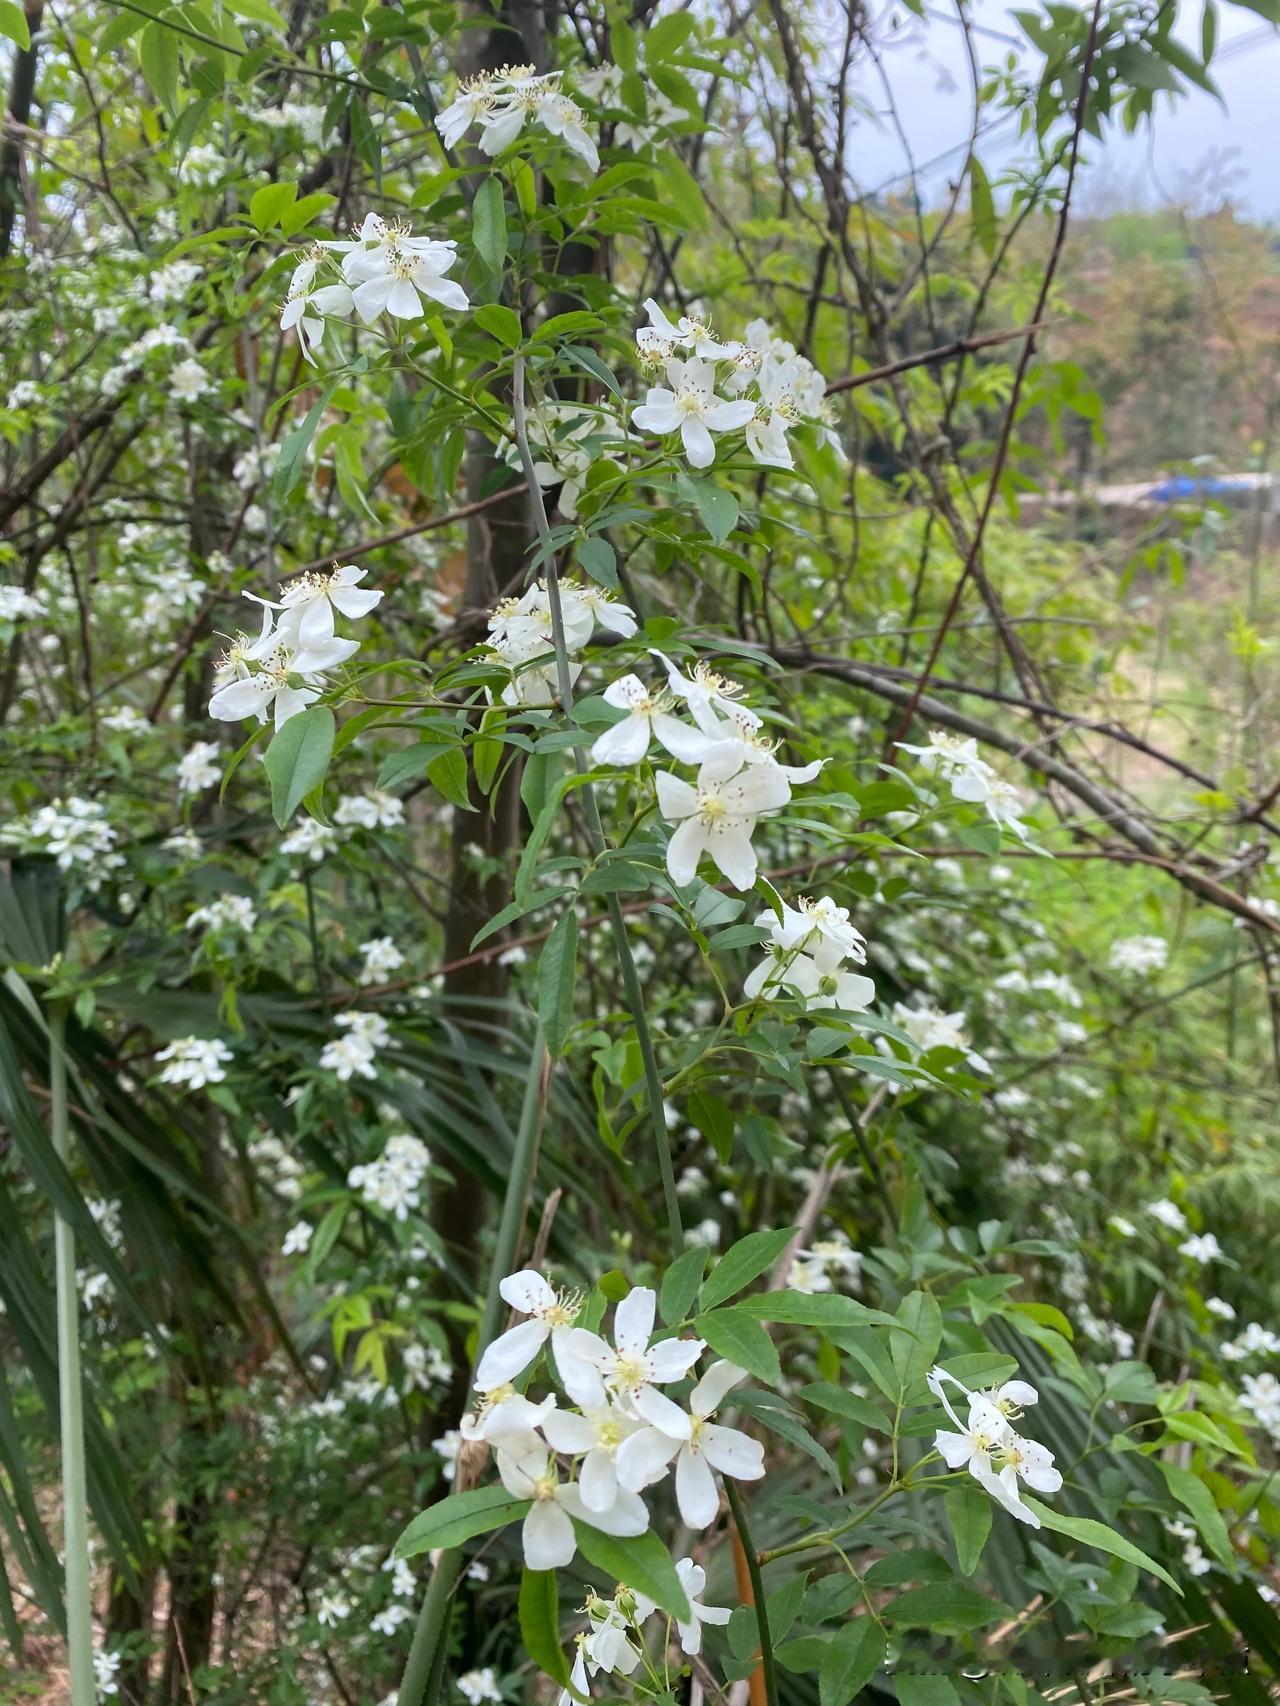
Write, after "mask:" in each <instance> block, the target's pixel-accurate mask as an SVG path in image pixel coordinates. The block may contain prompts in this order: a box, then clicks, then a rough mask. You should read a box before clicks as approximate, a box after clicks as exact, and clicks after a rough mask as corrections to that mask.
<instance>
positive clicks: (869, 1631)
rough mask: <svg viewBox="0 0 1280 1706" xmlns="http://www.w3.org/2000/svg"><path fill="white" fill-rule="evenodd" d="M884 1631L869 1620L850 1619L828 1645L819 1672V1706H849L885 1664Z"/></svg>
mask: <svg viewBox="0 0 1280 1706" xmlns="http://www.w3.org/2000/svg"><path fill="white" fill-rule="evenodd" d="M884 1654H885V1638H884V1631H883V1630H882V1629H881V1628H879V1626H878V1625H877V1624H876V1623H875V1621H874V1620H873V1619H872V1618H870V1617H851V1618H850V1619H849V1621H848V1622H847V1623H846V1624H845V1625H844V1626H843V1628H841V1629H839V1630H838V1631H837V1632H836V1634H835V1636H834V1637H833V1639H832V1640H831V1641H830V1642H829V1643H828V1645H827V1651H826V1654H825V1656H824V1658H823V1660H822V1669H821V1670H820V1671H819V1672H818V1700H819V1703H820V1706H848V1702H849V1701H850V1700H852V1699H853V1697H854V1695H855V1694H856V1693H857V1692H858V1690H859V1689H860V1688H865V1687H866V1685H867V1684H868V1683H869V1682H870V1681H871V1678H872V1677H873V1676H874V1675H875V1673H876V1672H877V1671H878V1670H879V1669H880V1666H881V1665H882V1664H883V1663H884Z"/></svg>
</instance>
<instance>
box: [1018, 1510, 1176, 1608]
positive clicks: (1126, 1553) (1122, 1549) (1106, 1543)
mask: <svg viewBox="0 0 1280 1706" xmlns="http://www.w3.org/2000/svg"><path fill="white" fill-rule="evenodd" d="M1022 1502H1023V1504H1024V1505H1026V1507H1027V1509H1028V1510H1029V1511H1031V1512H1033V1513H1034V1514H1035V1515H1036V1516H1038V1517H1039V1518H1040V1522H1041V1525H1042V1526H1043V1527H1044V1528H1048V1529H1051V1530H1052V1532H1053V1533H1054V1534H1065V1535H1066V1536H1067V1538H1068V1539H1069V1540H1078V1541H1079V1542H1080V1543H1081V1545H1083V1546H1094V1547H1096V1548H1097V1550H1098V1551H1099V1552H1110V1554H1111V1556H1112V1557H1113V1558H1123V1559H1124V1561H1125V1563H1126V1564H1136V1565H1137V1566H1138V1568H1139V1569H1140V1570H1150V1572H1151V1574H1152V1575H1153V1576H1159V1578H1160V1580H1161V1581H1162V1582H1165V1583H1167V1584H1168V1586H1169V1587H1171V1588H1172V1589H1173V1591H1174V1592H1175V1593H1176V1594H1178V1595H1179V1597H1181V1594H1182V1589H1181V1588H1180V1587H1179V1586H1178V1584H1177V1582H1176V1581H1174V1579H1173V1577H1172V1576H1171V1575H1170V1574H1169V1572H1168V1570H1166V1569H1164V1568H1163V1566H1162V1565H1160V1564H1157V1563H1156V1561H1155V1559H1154V1558H1148V1556H1147V1554H1146V1553H1145V1552H1143V1551H1142V1550H1141V1548H1140V1547H1137V1546H1135V1545H1134V1544H1133V1542H1132V1541H1131V1540H1126V1539H1125V1537H1124V1535H1123V1534H1117V1533H1116V1532H1115V1530H1114V1529H1113V1528H1108V1527H1107V1526H1106V1524H1105V1523H1101V1522H1095V1521H1094V1520H1093V1518H1092V1517H1088V1516H1063V1515H1062V1514H1061V1512H1059V1511H1055V1510H1054V1509H1053V1508H1052V1507H1051V1506H1050V1505H1045V1504H1041V1502H1040V1500H1039V1499H1033V1498H1032V1497H1031V1496H1030V1495H1029V1494H1024V1495H1023V1500H1022Z"/></svg>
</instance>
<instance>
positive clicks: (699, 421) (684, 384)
mask: <svg viewBox="0 0 1280 1706" xmlns="http://www.w3.org/2000/svg"><path fill="white" fill-rule="evenodd" d="M667 379H668V381H669V385H670V388H669V389H668V387H667V386H665V385H655V386H652V387H651V388H650V390H649V394H648V396H647V397H646V398H645V400H644V402H643V403H642V404H641V405H640V407H639V408H638V409H636V410H635V411H634V412H633V414H632V416H631V419H632V422H633V424H634V425H636V426H638V427H639V428H640V429H641V431H642V432H652V433H657V434H659V435H660V436H663V437H665V436H666V434H667V433H672V432H678V433H679V434H680V439H681V442H682V443H683V445H684V450H685V455H686V456H687V457H688V458H689V463H690V466H691V467H694V468H709V467H710V466H711V464H712V463H713V462H714V461H715V456H716V447H715V441H714V440H713V439H712V436H711V435H712V433H713V432H732V431H733V430H734V428H735V427H742V426H746V424H747V422H748V421H749V420H751V419H752V418H753V416H754V415H755V412H756V411H755V404H754V403H751V402H748V401H746V400H745V399H742V400H740V401H738V402H729V401H727V400H726V399H725V398H723V397H718V396H717V395H716V390H715V383H716V370H715V368H714V367H713V366H711V365H710V364H709V363H708V362H705V361H702V360H700V359H699V358H698V357H697V356H694V357H693V358H692V359H691V360H690V361H679V360H677V359H676V358H675V357H674V356H673V357H672V358H671V360H670V361H668V362H667Z"/></svg>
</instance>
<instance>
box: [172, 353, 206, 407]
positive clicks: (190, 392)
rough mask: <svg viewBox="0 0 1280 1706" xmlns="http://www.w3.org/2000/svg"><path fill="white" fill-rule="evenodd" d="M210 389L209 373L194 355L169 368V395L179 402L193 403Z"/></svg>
mask: <svg viewBox="0 0 1280 1706" xmlns="http://www.w3.org/2000/svg"><path fill="white" fill-rule="evenodd" d="M208 389H209V379H208V375H207V374H206V373H205V370H204V368H203V367H201V365H200V363H199V362H198V361H196V360H195V359H194V357H192V356H188V357H187V359H186V360H185V361H179V362H177V363H176V364H175V365H174V366H173V367H171V368H170V369H169V395H170V396H171V397H176V398H177V399H178V401H179V402H182V403H191V402H194V401H195V399H196V398H197V397H203V395H204V394H205V392H206V391H207V390H208Z"/></svg>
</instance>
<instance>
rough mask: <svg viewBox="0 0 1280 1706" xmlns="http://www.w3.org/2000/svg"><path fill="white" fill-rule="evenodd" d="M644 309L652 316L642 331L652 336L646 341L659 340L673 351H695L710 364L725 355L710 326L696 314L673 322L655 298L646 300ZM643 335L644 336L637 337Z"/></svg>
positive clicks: (683, 315)
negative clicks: (709, 361)
mask: <svg viewBox="0 0 1280 1706" xmlns="http://www.w3.org/2000/svg"><path fill="white" fill-rule="evenodd" d="M644 308H645V312H646V313H647V314H648V316H649V324H648V326H647V327H644V328H642V333H643V332H647V333H649V334H650V337H649V338H647V339H646V342H652V341H654V340H656V341H658V342H659V343H661V344H664V345H666V346H667V347H668V348H670V349H673V350H677V349H688V350H692V351H693V353H694V355H695V356H703V357H706V358H707V359H709V360H711V361H717V360H719V359H720V357H721V356H723V355H724V353H725V350H724V346H723V345H722V344H718V343H717V342H716V340H715V338H714V337H713V336H712V333H711V327H710V326H709V325H708V324H707V322H706V321H705V320H700V319H699V318H698V316H697V315H696V314H682V315H681V316H680V318H679V319H678V320H677V321H675V322H674V323H673V322H672V321H671V320H669V319H668V318H667V316H666V315H665V314H664V313H663V311H662V309H661V308H660V307H659V306H658V304H657V303H656V302H655V301H654V299H653V297H652V296H648V297H646V298H645V302H644ZM640 335H642V334H637V336H640Z"/></svg>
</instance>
